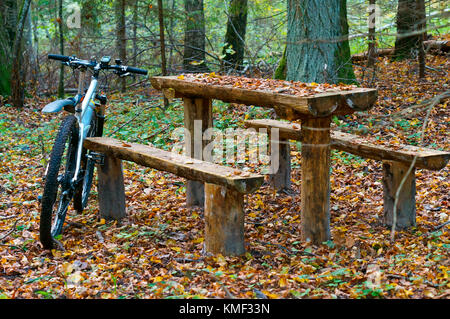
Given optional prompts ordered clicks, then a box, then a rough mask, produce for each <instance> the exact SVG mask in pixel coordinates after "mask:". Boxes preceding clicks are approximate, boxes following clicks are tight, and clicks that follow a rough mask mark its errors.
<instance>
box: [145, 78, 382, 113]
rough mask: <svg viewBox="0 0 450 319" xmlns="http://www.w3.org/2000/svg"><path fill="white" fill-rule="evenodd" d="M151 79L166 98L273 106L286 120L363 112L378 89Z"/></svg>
mask: <svg viewBox="0 0 450 319" xmlns="http://www.w3.org/2000/svg"><path fill="white" fill-rule="evenodd" d="M150 82H151V84H152V86H153V87H154V88H155V89H158V90H162V91H163V93H164V94H165V96H166V97H167V98H169V99H171V98H176V97H197V98H208V99H217V100H221V101H224V102H228V103H238V104H245V105H254V106H261V107H268V108H274V109H275V111H276V112H277V114H278V115H279V116H280V117H282V118H284V119H287V120H295V119H300V118H308V117H309V118H311V117H326V116H330V115H344V114H351V113H353V112H355V111H366V110H368V109H370V108H371V107H372V106H373V104H374V103H375V101H376V99H377V90H376V89H370V88H353V89H350V90H335V91H330V92H323V93H317V94H313V95H308V96H296V95H290V94H283V93H280V92H274V91H270V90H253V89H246V88H239V87H233V86H232V85H215V84H210V83H202V82H196V81H191V80H186V79H182V78H180V77H176V76H154V77H151V78H150Z"/></svg>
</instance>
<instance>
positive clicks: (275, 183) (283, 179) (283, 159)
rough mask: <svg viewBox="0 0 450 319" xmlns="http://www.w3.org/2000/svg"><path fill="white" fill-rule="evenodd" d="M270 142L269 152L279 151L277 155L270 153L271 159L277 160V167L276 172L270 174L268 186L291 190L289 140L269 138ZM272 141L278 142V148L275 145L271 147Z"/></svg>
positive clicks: (279, 189)
mask: <svg viewBox="0 0 450 319" xmlns="http://www.w3.org/2000/svg"><path fill="white" fill-rule="evenodd" d="M270 143H271V152H272V151H278V152H279V156H274V154H271V159H272V161H275V159H277V160H278V168H275V169H276V172H275V173H274V174H271V175H270V178H269V180H270V186H271V187H272V188H273V189H276V190H277V191H289V190H291V147H290V145H289V140H287V139H279V140H278V141H275V140H271V141H270ZM274 143H278V148H277V147H276V146H275V147H272V146H274Z"/></svg>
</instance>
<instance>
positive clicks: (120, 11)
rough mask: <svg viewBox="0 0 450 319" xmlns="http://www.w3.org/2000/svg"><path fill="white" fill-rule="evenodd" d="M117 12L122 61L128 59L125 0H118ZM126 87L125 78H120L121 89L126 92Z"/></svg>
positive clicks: (117, 36) (117, 41)
mask: <svg viewBox="0 0 450 319" xmlns="http://www.w3.org/2000/svg"><path fill="white" fill-rule="evenodd" d="M115 13H116V48H117V53H118V54H119V59H120V60H121V61H122V63H124V62H126V59H127V39H126V29H125V0H116V4H115ZM125 88H126V80H125V78H120V79H119V89H120V91H121V92H124V91H125Z"/></svg>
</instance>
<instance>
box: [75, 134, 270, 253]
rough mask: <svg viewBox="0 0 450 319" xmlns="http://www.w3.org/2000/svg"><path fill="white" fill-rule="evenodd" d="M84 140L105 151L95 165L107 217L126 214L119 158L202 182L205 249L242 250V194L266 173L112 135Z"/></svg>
mask: <svg viewBox="0 0 450 319" xmlns="http://www.w3.org/2000/svg"><path fill="white" fill-rule="evenodd" d="M84 146H85V147H86V148H87V149H90V150H93V151H96V152H99V153H102V154H104V163H103V165H99V169H98V198H99V208H100V214H101V216H102V217H104V218H105V219H120V218H123V217H124V216H125V215H126V209H125V192H124V183H123V172H122V160H126V161H131V162H135V163H137V164H140V165H143V166H147V167H151V168H154V169H157V170H160V171H166V172H169V173H173V174H175V175H178V176H181V177H184V178H187V179H189V180H193V181H200V182H204V183H205V206H204V207H205V209H204V213H205V250H206V251H207V252H209V253H213V254H217V253H221V254H223V255H241V254H243V253H244V252H245V249H244V194H248V193H252V192H254V191H256V190H257V189H258V188H259V187H260V186H261V185H262V183H263V181H264V176H262V175H257V174H252V173H248V172H244V171H240V170H237V169H234V168H231V167H225V166H220V165H217V164H213V163H210V162H204V161H201V160H197V159H193V158H190V157H185V156H181V155H178V154H175V153H171V152H167V151H164V150H161V149H158V148H155V147H153V146H148V145H142V144H135V143H128V142H123V141H120V140H117V139H113V138H106V137H95V138H88V139H86V141H85V143H84Z"/></svg>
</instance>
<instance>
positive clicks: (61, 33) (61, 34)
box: [58, 0, 64, 99]
mask: <svg viewBox="0 0 450 319" xmlns="http://www.w3.org/2000/svg"><path fill="white" fill-rule="evenodd" d="M62 3H63V0H58V31H59V54H61V55H64V28H63V25H64V24H63V4H62ZM58 97H59V98H60V99H62V98H64V65H63V64H62V63H60V67H59V81H58Z"/></svg>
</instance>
